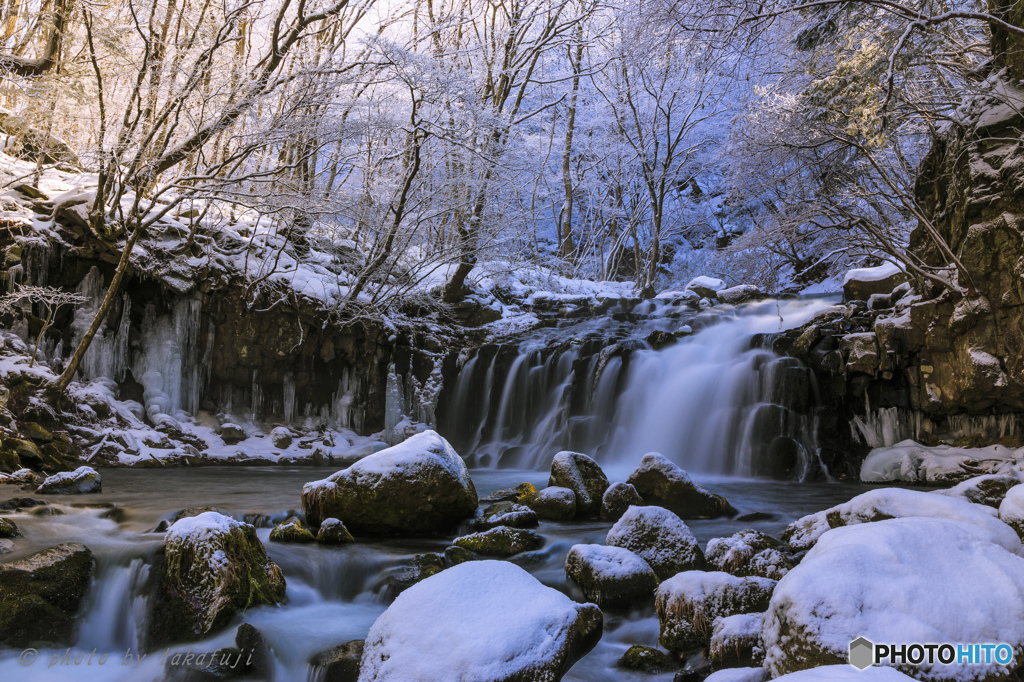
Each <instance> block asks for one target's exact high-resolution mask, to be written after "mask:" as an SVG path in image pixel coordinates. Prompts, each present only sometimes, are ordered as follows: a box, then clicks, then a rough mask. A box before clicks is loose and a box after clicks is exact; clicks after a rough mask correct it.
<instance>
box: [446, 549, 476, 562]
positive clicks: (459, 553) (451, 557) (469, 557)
mask: <svg viewBox="0 0 1024 682" xmlns="http://www.w3.org/2000/svg"><path fill="white" fill-rule="evenodd" d="M479 558H480V557H478V556H477V555H476V554H473V552H471V551H469V550H468V549H466V548H465V547H456V546H455V545H452V546H451V547H445V549H444V560H445V562H446V563H447V564H448V565H449V566H458V565H459V564H464V563H466V562H467V561H476V560H477V559H479Z"/></svg>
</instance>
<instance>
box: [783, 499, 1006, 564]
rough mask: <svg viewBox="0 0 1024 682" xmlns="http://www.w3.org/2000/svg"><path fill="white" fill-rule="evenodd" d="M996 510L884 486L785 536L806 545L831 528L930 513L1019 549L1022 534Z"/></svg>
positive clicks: (813, 516) (805, 522)
mask: <svg viewBox="0 0 1024 682" xmlns="http://www.w3.org/2000/svg"><path fill="white" fill-rule="evenodd" d="M994 513H995V510H994V509H992V508H991V507H986V506H984V505H980V504H973V503H971V502H967V501H966V500H962V499H959V498H955V497H945V496H942V495H935V494H933V493H925V492H919V491H916V490H905V489H902V488H880V489H879V490H872V491H870V492H866V493H864V494H863V495H858V496H857V497H855V498H853V499H852V500H850V501H849V502H846V503H844V504H840V505H837V506H835V507H832V508H831V509H826V510H825V511H820V512H818V513H816V514H811V515H809V516H805V517H803V518H802V519H798V520H796V521H794V522H793V523H791V524H790V525H789V527H788V528H787V529H786V533H785V534H784V535H783V539H784V540H786V541H787V542H789V543H790V544H791V545H792V546H793V547H794V548H796V549H806V548H808V547H811V546H812V545H814V544H815V542H818V541H819V538H821V537H822V536H823V535H824V534H825V533H826V532H827V531H828V530H829V529H830V528H836V527H840V526H853V525H858V524H865V523H871V522H876V521H884V520H886V519H894V518H907V517H926V518H938V519H950V520H953V521H958V522H961V523H963V524H964V527H965V528H969V529H971V531H972V532H973V533H974V534H975V535H976V536H977V537H978V538H979V539H981V540H985V541H987V542H991V543H993V544H996V545H999V546H1001V547H1003V548H1004V549H1006V550H1007V551H1010V552H1019V551H1020V550H1021V542H1020V538H1018V537H1017V534H1016V533H1014V532H1013V529H1011V528H1010V527H1009V526H1007V525H1006V524H1005V523H1003V522H1002V521H1000V520H999V519H997V518H993V515H994Z"/></svg>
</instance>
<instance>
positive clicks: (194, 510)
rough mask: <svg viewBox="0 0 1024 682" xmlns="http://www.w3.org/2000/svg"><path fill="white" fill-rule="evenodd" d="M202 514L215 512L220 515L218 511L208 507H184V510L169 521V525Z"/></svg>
mask: <svg viewBox="0 0 1024 682" xmlns="http://www.w3.org/2000/svg"><path fill="white" fill-rule="evenodd" d="M204 512H217V513H218V514H220V509H217V508H216V507H208V506H196V507H185V508H184V509H182V510H181V511H179V512H178V513H177V514H175V515H174V518H173V519H171V523H172V524H173V523H176V522H178V521H180V520H181V519H188V518H191V517H193V516H199V515H200V514H202V513H204Z"/></svg>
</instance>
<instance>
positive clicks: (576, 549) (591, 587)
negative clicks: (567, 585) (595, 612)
mask: <svg viewBox="0 0 1024 682" xmlns="http://www.w3.org/2000/svg"><path fill="white" fill-rule="evenodd" d="M565 575H566V576H567V577H569V578H571V579H572V580H574V581H576V584H577V585H579V586H580V589H581V590H583V594H584V596H586V598H587V599H589V600H590V601H592V602H594V603H595V604H597V605H599V606H610V607H615V606H629V605H630V604H631V603H633V602H636V601H640V600H644V599H650V597H651V596H652V595H653V594H654V590H655V588H657V587H658V578H657V577H656V576H655V575H654V571H653V570H651V567H650V566H649V565H648V564H647V562H646V561H644V560H643V559H641V558H640V557H639V556H637V555H636V554H634V553H633V552H630V551H629V550H628V549H624V548H622V547H610V546H608V545H573V546H572V549H570V550H569V554H568V556H566V558H565Z"/></svg>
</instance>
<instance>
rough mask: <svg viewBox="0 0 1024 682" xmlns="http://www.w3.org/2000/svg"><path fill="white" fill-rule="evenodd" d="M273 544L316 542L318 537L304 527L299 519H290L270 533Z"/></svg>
mask: <svg viewBox="0 0 1024 682" xmlns="http://www.w3.org/2000/svg"><path fill="white" fill-rule="evenodd" d="M270 541H271V542H316V537H315V536H314V535H313V534H312V533H310V532H309V531H308V530H306V529H305V528H303V527H302V521H300V520H299V519H297V518H292V519H289V520H288V521H285V522H284V523H279V524H278V525H277V526H275V527H274V530H272V531H270Z"/></svg>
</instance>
